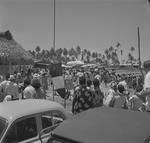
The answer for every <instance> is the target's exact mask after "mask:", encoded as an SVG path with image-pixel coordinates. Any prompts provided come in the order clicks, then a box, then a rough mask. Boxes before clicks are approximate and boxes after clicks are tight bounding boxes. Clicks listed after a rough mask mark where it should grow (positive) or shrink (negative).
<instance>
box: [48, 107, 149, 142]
mask: <svg viewBox="0 0 150 143" xmlns="http://www.w3.org/2000/svg"><path fill="white" fill-rule="evenodd" d="M149 122H150V115H149V114H148V113H142V112H138V111H129V110H124V109H115V108H108V107H100V108H95V109H91V110H87V111H84V112H82V113H80V114H77V115H75V116H74V117H73V118H70V119H68V120H66V121H64V122H63V123H62V124H61V125H60V126H59V127H57V128H56V129H55V130H53V132H52V133H51V135H50V138H49V140H48V143H150V142H149V141H150V123H149Z"/></svg>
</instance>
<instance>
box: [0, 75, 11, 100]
mask: <svg viewBox="0 0 150 143" xmlns="http://www.w3.org/2000/svg"><path fill="white" fill-rule="evenodd" d="M9 76H10V75H9V74H6V76H5V80H4V81H2V82H1V83H0V102H2V101H3V100H4V98H5V94H4V92H5V88H6V84H7V82H8V79H9Z"/></svg>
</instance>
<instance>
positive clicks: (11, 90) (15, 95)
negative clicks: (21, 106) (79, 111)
mask: <svg viewBox="0 0 150 143" xmlns="http://www.w3.org/2000/svg"><path fill="white" fill-rule="evenodd" d="M7 95H11V96H12V100H17V99H19V92H18V85H17V84H16V83H15V77H14V75H10V78H9V81H8V82H7V84H6V88H5V96H7Z"/></svg>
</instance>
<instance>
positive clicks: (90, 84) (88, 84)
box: [86, 79, 92, 90]
mask: <svg viewBox="0 0 150 143" xmlns="http://www.w3.org/2000/svg"><path fill="white" fill-rule="evenodd" d="M86 84H87V89H89V90H91V86H92V81H91V80H90V79H88V80H87V82H86Z"/></svg>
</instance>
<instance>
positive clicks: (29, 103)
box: [0, 99, 70, 143]
mask: <svg viewBox="0 0 150 143" xmlns="http://www.w3.org/2000/svg"><path fill="white" fill-rule="evenodd" d="M69 116H70V114H69V113H68V112H67V111H66V110H65V109H64V108H63V107H62V106H61V105H60V104H58V103H55V102H52V101H49V100H40V99H26V100H18V101H8V102H3V103H0V142H1V143H35V142H36V143H41V141H40V138H39V133H40V132H41V130H42V129H45V128H47V127H49V128H50V129H49V130H48V131H47V132H45V133H44V134H43V142H44V143H45V142H47V139H48V137H49V134H50V132H51V131H52V130H53V129H54V128H56V127H57V126H58V125H59V123H61V122H62V121H63V120H65V119H67V118H68V117H69Z"/></svg>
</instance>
